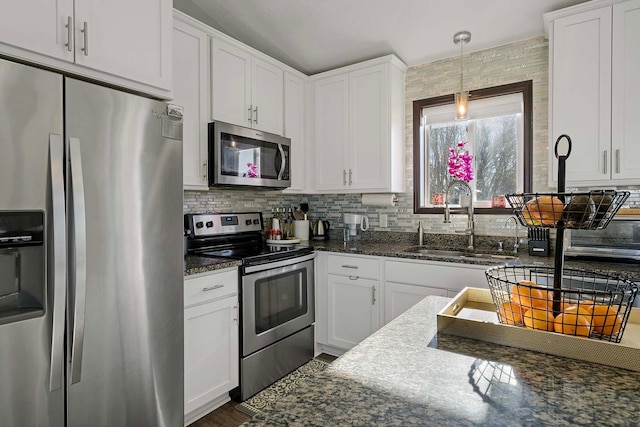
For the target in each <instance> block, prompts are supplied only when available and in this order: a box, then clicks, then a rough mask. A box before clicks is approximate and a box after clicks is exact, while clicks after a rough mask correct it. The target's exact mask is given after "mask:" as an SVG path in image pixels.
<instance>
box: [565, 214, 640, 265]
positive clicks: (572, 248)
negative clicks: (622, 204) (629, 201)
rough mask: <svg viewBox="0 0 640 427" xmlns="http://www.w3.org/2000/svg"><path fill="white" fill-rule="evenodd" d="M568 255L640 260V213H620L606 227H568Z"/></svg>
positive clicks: (566, 254) (566, 252)
mask: <svg viewBox="0 0 640 427" xmlns="http://www.w3.org/2000/svg"><path fill="white" fill-rule="evenodd" d="M565 247H566V249H565V252H564V253H565V256H568V257H582V258H592V259H598V258H601V259H605V260H606V261H609V262H611V261H614V260H619V261H625V260H626V261H629V262H636V263H640V216H631V215H617V216H615V217H614V218H613V219H612V220H611V222H610V223H609V225H608V226H607V228H606V229H604V230H595V231H591V230H567V231H566V233H565Z"/></svg>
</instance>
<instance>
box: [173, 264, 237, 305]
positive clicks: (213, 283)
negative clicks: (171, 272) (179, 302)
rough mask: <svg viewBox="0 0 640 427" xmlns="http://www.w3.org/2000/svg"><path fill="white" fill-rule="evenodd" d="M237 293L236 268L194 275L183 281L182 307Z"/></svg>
mask: <svg viewBox="0 0 640 427" xmlns="http://www.w3.org/2000/svg"><path fill="white" fill-rule="evenodd" d="M237 293H238V270H237V269H236V268H233V269H229V270H223V271H220V272H215V273H211V274H202V275H194V276H193V277H189V278H188V279H185V281H184V306H185V307H189V306H191V305H194V304H199V303H201V302H205V301H210V300H214V299H218V298H223V297H227V296H229V295H233V294H237Z"/></svg>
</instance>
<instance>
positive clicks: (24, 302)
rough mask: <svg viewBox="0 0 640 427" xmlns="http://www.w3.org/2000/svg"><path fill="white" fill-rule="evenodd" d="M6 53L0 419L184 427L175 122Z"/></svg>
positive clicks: (13, 426) (0, 192) (1, 73)
mask: <svg viewBox="0 0 640 427" xmlns="http://www.w3.org/2000/svg"><path fill="white" fill-rule="evenodd" d="M167 109H168V107H167V105H166V104H164V103H162V102H158V101H153V100H150V99H145V98H142V97H138V96H134V95H131V94H127V93H124V92H119V91H116V90H113V89H109V88H105V87H101V86H97V85H94V84H91V83H87V82H82V81H79V80H74V79H71V78H67V77H64V76H63V75H61V74H57V73H53V72H49V71H44V70H41V69H37V68H34V67H30V66H26V65H22V64H16V63H12V62H9V61H6V60H1V59H0V153H1V155H0V281H1V283H2V284H1V285H0V414H1V415H0V419H1V421H0V424H2V426H3V427H18V426H20V427H22V426H39V427H63V426H67V427H85V426H132V427H133V426H136V427H137V426H174V427H178V426H180V427H181V426H183V425H184V421H183V418H184V411H183V408H184V404H183V400H184V396H183V357H184V356H183V321H182V319H183V310H184V309H183V304H182V301H183V289H182V288H183V286H182V284H183V260H182V257H181V255H180V229H179V228H177V227H176V226H175V224H176V223H178V224H179V223H180V220H181V217H182V192H183V191H182V179H181V178H182V143H181V139H182V122H181V119H180V118H178V117H171V116H169V115H167V114H166V113H165V112H166V111H167Z"/></svg>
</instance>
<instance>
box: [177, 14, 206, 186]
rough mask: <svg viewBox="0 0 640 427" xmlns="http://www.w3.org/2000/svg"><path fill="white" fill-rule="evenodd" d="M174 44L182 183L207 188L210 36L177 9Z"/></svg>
mask: <svg viewBox="0 0 640 427" xmlns="http://www.w3.org/2000/svg"><path fill="white" fill-rule="evenodd" d="M173 46H174V49H173V80H174V81H173V97H174V99H173V101H172V102H173V103H174V104H177V105H180V106H182V107H183V108H184V117H183V130H182V152H183V155H182V162H183V168H182V170H183V185H184V188H185V189H188V190H208V189H209V181H208V159H207V155H208V151H209V150H208V137H207V135H208V134H207V122H208V119H209V81H210V79H209V36H208V35H207V33H205V32H204V31H202V30H201V29H199V28H196V27H195V26H194V25H192V22H191V20H190V18H187V17H185V16H184V15H182V14H180V13H179V12H176V13H175V17H174V24H173Z"/></svg>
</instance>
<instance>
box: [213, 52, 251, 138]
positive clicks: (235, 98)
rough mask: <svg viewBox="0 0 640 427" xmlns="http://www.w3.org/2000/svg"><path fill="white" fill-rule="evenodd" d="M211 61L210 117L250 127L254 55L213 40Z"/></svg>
mask: <svg viewBox="0 0 640 427" xmlns="http://www.w3.org/2000/svg"><path fill="white" fill-rule="evenodd" d="M211 61H212V65H211V82H212V100H211V118H212V119H213V120H217V121H221V122H226V123H232V124H234V125H238V126H245V127H251V124H252V121H251V112H250V111H249V107H250V106H251V55H250V54H249V52H247V51H244V50H242V49H240V48H238V47H236V46H233V45H231V44H229V43H226V42H223V41H221V40H217V39H213V41H212V51H211Z"/></svg>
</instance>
